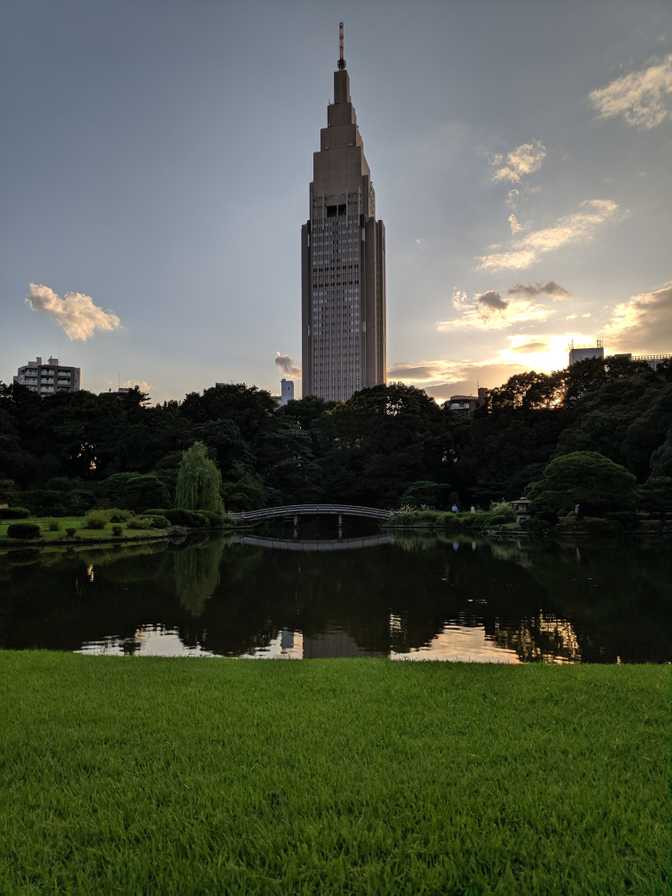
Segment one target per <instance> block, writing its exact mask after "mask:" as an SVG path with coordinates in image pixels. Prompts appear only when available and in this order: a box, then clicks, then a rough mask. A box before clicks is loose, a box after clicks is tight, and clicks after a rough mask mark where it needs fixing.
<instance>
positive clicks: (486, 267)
mask: <svg viewBox="0 0 672 896" xmlns="http://www.w3.org/2000/svg"><path fill="white" fill-rule="evenodd" d="M617 209H618V204H617V203H616V202H614V201H613V200H612V199H587V200H585V201H584V202H582V203H581V206H580V208H579V211H577V212H574V214H571V215H566V216H565V217H563V218H559V219H558V220H557V221H556V223H555V224H553V225H552V226H551V227H544V228H542V229H540V230H532V231H530V232H529V233H527V234H525V236H524V237H522V238H520V239H518V240H515V241H514V242H513V243H512V244H511V245H510V246H509V247H507V248H502V247H500V246H491V247H490V248H491V250H493V251H491V253H490V254H488V255H481V256H479V257H477V258H476V267H477V269H478V270H482V271H506V270H510V271H522V270H525V269H526V268H529V267H531V266H532V265H533V264H534V263H535V262H537V261H538V260H539V258H540V256H541V255H545V254H546V253H547V252H554V251H555V250H556V249H560V248H561V247H562V246H566V245H568V244H569V243H574V242H576V241H577V240H579V239H580V240H588V239H590V238H591V237H592V236H593V234H594V232H595V230H596V229H597V228H598V227H599V225H600V224H603V223H604V222H605V221H606V220H607V219H608V218H611V217H612V216H613V215H614V214H615V213H616V211H617ZM494 250H498V251H494Z"/></svg>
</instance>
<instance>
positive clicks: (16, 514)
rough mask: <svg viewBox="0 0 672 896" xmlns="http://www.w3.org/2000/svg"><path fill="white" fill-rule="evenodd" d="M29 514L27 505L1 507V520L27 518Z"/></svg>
mask: <svg viewBox="0 0 672 896" xmlns="http://www.w3.org/2000/svg"><path fill="white" fill-rule="evenodd" d="M29 516H30V510H28V508H27V507H0V520H25V519H27V518H28V517H29Z"/></svg>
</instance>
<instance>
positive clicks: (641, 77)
mask: <svg viewBox="0 0 672 896" xmlns="http://www.w3.org/2000/svg"><path fill="white" fill-rule="evenodd" d="M671 97H672V53H670V54H669V55H668V56H666V57H665V59H663V61H662V62H660V63H657V64H655V65H650V66H649V67H648V68H644V69H641V70H640V71H636V72H630V74H628V75H623V76H622V77H620V78H616V79H615V80H614V81H611V82H610V83H609V84H607V85H606V87H599V88H597V89H596V90H593V91H591V93H590V97H589V98H590V102H591V103H592V105H593V108H594V109H595V111H596V112H597V114H598V116H599V117H600V118H618V117H622V118H624V119H625V120H626V122H627V123H628V124H629V125H630V126H631V127H633V128H642V129H644V130H651V128H656V127H658V125H659V124H662V122H663V121H665V119H666V118H667V117H668V115H669V114H670V108H669V107H670V106H671V105H672V100H671V99H670V98H671Z"/></svg>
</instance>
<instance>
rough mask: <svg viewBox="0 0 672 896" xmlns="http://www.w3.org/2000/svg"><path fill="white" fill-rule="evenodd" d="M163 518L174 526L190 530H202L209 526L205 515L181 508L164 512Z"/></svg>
mask: <svg viewBox="0 0 672 896" xmlns="http://www.w3.org/2000/svg"><path fill="white" fill-rule="evenodd" d="M165 516H166V518H167V519H168V520H169V521H170V522H171V523H172V524H173V525H174V526H189V528H191V529H204V528H207V527H208V526H209V525H210V523H209V520H208V518H207V517H206V516H205V514H203V513H201V512H200V511H197V510H183V509H181V508H177V507H173V508H171V509H170V510H166V511H165Z"/></svg>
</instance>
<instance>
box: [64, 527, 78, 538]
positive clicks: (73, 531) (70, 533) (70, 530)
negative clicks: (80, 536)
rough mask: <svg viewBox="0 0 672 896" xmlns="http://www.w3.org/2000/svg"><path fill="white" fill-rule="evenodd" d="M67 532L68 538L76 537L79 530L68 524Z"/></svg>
mask: <svg viewBox="0 0 672 896" xmlns="http://www.w3.org/2000/svg"><path fill="white" fill-rule="evenodd" d="M65 534H66V535H67V536H68V538H74V537H75V535H76V534H77V530H76V529H75V528H74V527H73V526H68V528H67V529H66V530H65Z"/></svg>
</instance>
